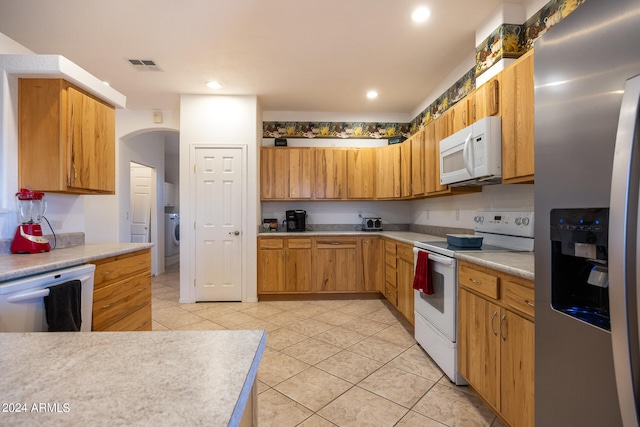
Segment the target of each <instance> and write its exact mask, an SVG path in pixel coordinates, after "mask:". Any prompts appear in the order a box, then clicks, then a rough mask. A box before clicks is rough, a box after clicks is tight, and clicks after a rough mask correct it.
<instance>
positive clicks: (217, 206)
mask: <svg viewBox="0 0 640 427" xmlns="http://www.w3.org/2000/svg"><path fill="white" fill-rule="evenodd" d="M195 152H196V155H195V157H196V159H195V161H196V165H195V179H196V184H195V187H196V191H195V212H194V218H195V233H194V235H195V255H196V256H195V261H196V262H195V270H196V274H195V280H196V282H195V300H196V301H242V229H241V224H242V149H240V148H198V149H196V150H195Z"/></svg>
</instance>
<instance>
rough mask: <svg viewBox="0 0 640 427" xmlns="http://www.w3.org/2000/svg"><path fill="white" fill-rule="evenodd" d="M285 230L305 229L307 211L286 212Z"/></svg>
mask: <svg viewBox="0 0 640 427" xmlns="http://www.w3.org/2000/svg"><path fill="white" fill-rule="evenodd" d="M286 218H287V231H305V229H306V218H307V211H302V210H294V211H287V212H286Z"/></svg>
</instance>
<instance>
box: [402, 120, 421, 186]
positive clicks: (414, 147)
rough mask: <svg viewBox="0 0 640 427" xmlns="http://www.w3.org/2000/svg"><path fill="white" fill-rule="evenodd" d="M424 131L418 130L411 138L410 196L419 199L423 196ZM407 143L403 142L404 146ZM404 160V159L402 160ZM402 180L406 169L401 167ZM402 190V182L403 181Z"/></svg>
mask: <svg viewBox="0 0 640 427" xmlns="http://www.w3.org/2000/svg"><path fill="white" fill-rule="evenodd" d="M424 135H425V131H424V129H423V130H420V131H418V132H416V134H415V135H413V136H412V137H411V140H410V141H411V170H410V174H411V194H410V195H411V196H414V197H419V196H423V195H424V194H425V184H426V183H425V179H426V171H425V155H426V147H425V137H424ZM406 143H407V142H405V144H406ZM403 160H404V158H403ZM402 170H403V175H402V179H403V180H404V178H405V176H406V169H405V168H404V167H403V168H402ZM403 188H404V181H403Z"/></svg>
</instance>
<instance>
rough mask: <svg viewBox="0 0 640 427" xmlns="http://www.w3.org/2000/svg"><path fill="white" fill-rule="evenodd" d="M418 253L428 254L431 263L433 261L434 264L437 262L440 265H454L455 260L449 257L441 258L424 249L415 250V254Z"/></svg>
mask: <svg viewBox="0 0 640 427" xmlns="http://www.w3.org/2000/svg"><path fill="white" fill-rule="evenodd" d="M418 252H426V253H428V254H429V261H433V262H437V263H438V264H444V265H453V258H448V257H444V256H439V255H435V254H433V253H431V252H429V251H425V250H424V249H420V248H416V247H414V248H413V253H414V254H416V255H418Z"/></svg>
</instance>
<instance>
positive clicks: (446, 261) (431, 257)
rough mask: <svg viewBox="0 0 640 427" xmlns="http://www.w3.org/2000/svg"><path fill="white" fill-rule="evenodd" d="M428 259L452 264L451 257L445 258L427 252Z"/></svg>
mask: <svg viewBox="0 0 640 427" xmlns="http://www.w3.org/2000/svg"><path fill="white" fill-rule="evenodd" d="M429 261H433V262H437V263H438V264H444V265H453V258H447V257H443V256H438V255H434V254H432V253H430V254H429Z"/></svg>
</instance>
